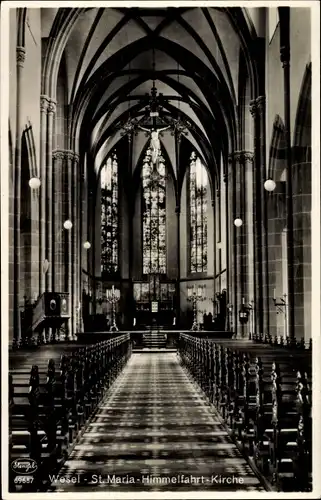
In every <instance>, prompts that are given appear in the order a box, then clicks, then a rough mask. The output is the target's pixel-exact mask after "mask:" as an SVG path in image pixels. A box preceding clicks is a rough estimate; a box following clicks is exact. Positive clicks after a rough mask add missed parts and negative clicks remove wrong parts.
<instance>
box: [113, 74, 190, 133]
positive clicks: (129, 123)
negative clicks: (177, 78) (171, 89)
mask: <svg viewBox="0 0 321 500" xmlns="http://www.w3.org/2000/svg"><path fill="white" fill-rule="evenodd" d="M140 104H141V105H142V106H143V116H142V117H141V118H139V119H138V118H134V117H130V116H129V118H128V119H127V120H126V121H123V122H121V123H120V125H119V126H118V129H119V130H120V134H121V136H125V135H127V137H128V140H129V141H131V138H132V136H133V135H137V134H138V130H139V129H140V128H142V127H147V129H150V130H152V129H154V130H158V129H165V128H166V129H168V130H169V131H170V132H171V135H172V136H176V137H177V139H178V141H180V140H181V137H182V135H185V136H187V135H188V132H189V129H191V128H192V125H191V123H190V122H189V121H188V120H186V119H184V117H183V116H182V115H181V114H178V115H177V117H174V116H171V115H168V114H166V113H165V111H164V96H163V94H161V93H158V91H157V88H156V86H155V82H153V86H152V88H151V91H150V93H149V94H146V96H144V97H143V98H142V99H141V100H140ZM160 133H161V132H160ZM146 135H148V132H147V133H146Z"/></svg>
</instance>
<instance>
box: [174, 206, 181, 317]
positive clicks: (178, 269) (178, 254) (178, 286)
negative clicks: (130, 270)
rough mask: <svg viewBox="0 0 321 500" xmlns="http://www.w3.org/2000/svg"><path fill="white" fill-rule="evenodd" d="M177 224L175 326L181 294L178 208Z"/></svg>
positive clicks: (178, 210)
mask: <svg viewBox="0 0 321 500" xmlns="http://www.w3.org/2000/svg"><path fill="white" fill-rule="evenodd" d="M175 213H176V218H177V223H176V231H177V248H176V252H177V254H176V255H177V287H176V324H177V325H179V322H180V313H181V294H180V283H181V253H180V246H181V241H180V216H181V210H180V207H179V206H178V207H176V208H175Z"/></svg>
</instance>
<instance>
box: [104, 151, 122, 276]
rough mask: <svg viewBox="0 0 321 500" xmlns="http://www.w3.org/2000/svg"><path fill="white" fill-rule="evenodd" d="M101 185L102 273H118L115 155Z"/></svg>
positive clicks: (110, 159) (106, 169) (107, 165)
mask: <svg viewBox="0 0 321 500" xmlns="http://www.w3.org/2000/svg"><path fill="white" fill-rule="evenodd" d="M100 185H101V271H102V272H103V273H108V274H113V273H115V272H117V271H118V241H119V234H118V161H117V154H116V153H113V154H112V155H111V156H109V158H108V159H107V162H106V164H105V165H104V166H103V167H102V169H101V172H100Z"/></svg>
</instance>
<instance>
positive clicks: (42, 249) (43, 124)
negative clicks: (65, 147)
mask: <svg viewBox="0 0 321 500" xmlns="http://www.w3.org/2000/svg"><path fill="white" fill-rule="evenodd" d="M48 105H49V98H48V96H46V95H41V96H40V179H41V185H40V192H39V295H41V294H42V293H43V292H44V291H45V274H44V272H43V264H44V260H45V259H48V256H47V252H46V231H47V224H46V221H47V213H46V182H47V181H46V178H47V173H46V143H47V109H48Z"/></svg>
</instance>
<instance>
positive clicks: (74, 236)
mask: <svg viewBox="0 0 321 500" xmlns="http://www.w3.org/2000/svg"><path fill="white" fill-rule="evenodd" d="M72 168H73V183H72V205H71V209H72V219H71V220H72V224H73V225H72V229H71V244H72V267H71V273H72V318H73V330H72V331H73V339H74V340H76V333H77V326H78V325H77V323H78V322H77V317H78V308H79V279H78V277H79V269H78V264H79V261H78V241H79V220H78V205H79V194H78V187H79V175H78V174H79V172H78V168H79V156H78V155H77V154H75V153H74V154H73V160H72Z"/></svg>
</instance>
